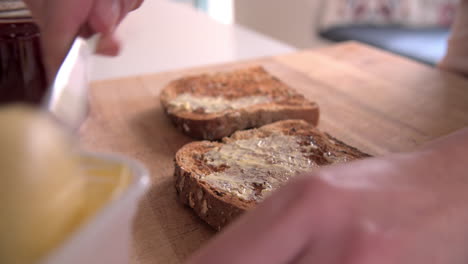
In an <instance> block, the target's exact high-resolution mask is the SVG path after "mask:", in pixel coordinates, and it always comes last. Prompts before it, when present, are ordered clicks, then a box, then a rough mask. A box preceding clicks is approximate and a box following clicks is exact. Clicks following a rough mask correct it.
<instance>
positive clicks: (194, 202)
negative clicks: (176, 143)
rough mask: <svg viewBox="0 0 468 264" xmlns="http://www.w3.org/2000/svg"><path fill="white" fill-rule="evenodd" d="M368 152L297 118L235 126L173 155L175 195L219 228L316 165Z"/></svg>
mask: <svg viewBox="0 0 468 264" xmlns="http://www.w3.org/2000/svg"><path fill="white" fill-rule="evenodd" d="M365 157H369V155H368V154H365V153H363V152H361V151H359V150H358V149H356V148H353V147H351V146H349V145H347V144H345V143H343V142H341V141H339V140H337V139H336V138H334V137H332V136H330V135H328V134H327V133H323V132H321V131H319V130H318V129H317V128H315V127H314V126H313V125H311V124H309V123H307V122H305V121H302V120H284V121H278V122H275V123H272V124H269V125H265V126H263V127H261V128H258V129H251V130H245V131H238V132H236V133H234V134H233V135H232V136H231V137H227V138H224V139H223V141H222V142H221V143H220V142H210V141H199V142H192V143H189V144H187V145H185V146H184V147H182V148H181V149H180V150H179V151H178V152H177V154H176V157H175V177H176V190H177V193H178V196H179V199H180V200H181V201H182V202H183V203H184V204H186V205H188V206H189V207H191V208H192V209H193V210H194V211H195V213H196V214H198V216H199V217H200V218H201V219H203V220H204V221H205V222H207V223H208V224H209V225H211V226H212V227H214V228H215V229H218V230H219V229H221V228H222V227H224V226H225V225H227V224H228V223H230V222H231V221H232V220H234V219H235V218H236V217H237V216H239V215H240V214H241V213H243V212H244V211H246V210H249V209H251V208H254V207H255V206H256V205H257V204H258V203H259V202H261V201H262V200H263V199H265V197H267V196H268V195H270V194H271V193H272V192H274V191H275V190H277V189H278V188H279V187H281V186H283V185H284V184H285V183H287V182H288V180H289V179H290V178H291V177H294V176H296V175H298V174H301V173H304V172H308V171H311V170H314V169H316V168H318V167H320V166H325V165H331V164H336V163H342V162H348V161H353V160H356V159H361V158H365Z"/></svg>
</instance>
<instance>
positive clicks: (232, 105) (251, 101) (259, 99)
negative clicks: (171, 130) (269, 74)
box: [169, 93, 272, 114]
mask: <svg viewBox="0 0 468 264" xmlns="http://www.w3.org/2000/svg"><path fill="white" fill-rule="evenodd" d="M271 101H272V100H271V98H270V97H268V96H245V97H240V98H236V99H231V100H229V99H226V98H224V97H222V96H195V95H193V94H190V93H183V94H180V95H178V96H177V97H176V98H174V99H173V100H171V101H170V102H169V111H170V112H174V111H187V112H193V111H203V113H208V114H211V113H221V112H223V111H226V110H232V109H241V108H246V107H250V106H253V105H258V104H263V103H269V102H271Z"/></svg>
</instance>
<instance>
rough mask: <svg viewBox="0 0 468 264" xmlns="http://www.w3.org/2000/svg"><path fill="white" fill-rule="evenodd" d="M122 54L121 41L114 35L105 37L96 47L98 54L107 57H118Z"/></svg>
mask: <svg viewBox="0 0 468 264" xmlns="http://www.w3.org/2000/svg"><path fill="white" fill-rule="evenodd" d="M119 52H120V41H119V40H118V39H117V38H116V37H115V36H114V35H106V36H103V37H102V38H101V39H100V40H99V43H98V45H97V47H96V53H98V54H100V55H105V56H117V55H119Z"/></svg>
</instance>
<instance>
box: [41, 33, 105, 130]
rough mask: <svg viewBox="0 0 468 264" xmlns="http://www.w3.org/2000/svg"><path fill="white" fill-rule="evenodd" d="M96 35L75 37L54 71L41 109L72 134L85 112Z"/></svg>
mask: <svg viewBox="0 0 468 264" xmlns="http://www.w3.org/2000/svg"><path fill="white" fill-rule="evenodd" d="M98 40H99V35H95V36H93V37H91V38H90V39H85V38H82V37H79V36H78V37H76V38H75V40H74V41H73V43H72V45H71V47H70V50H69V52H68V53H67V55H66V57H65V59H64V60H63V62H62V64H61V65H60V67H59V70H58V71H57V74H56V76H55V79H54V80H53V82H52V84H51V86H50V87H49V89H48V93H47V95H46V97H45V99H44V101H43V104H42V106H43V108H44V109H45V110H46V111H48V112H50V113H51V114H52V115H53V116H54V117H55V118H56V119H57V120H58V121H59V122H60V123H62V124H63V125H65V126H66V127H68V128H70V129H71V130H72V131H75V130H77V129H78V128H79V126H80V124H81V123H82V122H83V121H84V119H85V118H86V116H87V112H88V89H89V78H90V77H89V76H90V58H91V56H92V54H93V53H94V52H95V50H96V45H97V42H98Z"/></svg>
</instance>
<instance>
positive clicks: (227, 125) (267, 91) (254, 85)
mask: <svg viewBox="0 0 468 264" xmlns="http://www.w3.org/2000/svg"><path fill="white" fill-rule="evenodd" d="M160 100H161V104H162V106H163V108H164V110H165V112H166V114H167V115H168V116H169V117H170V118H171V119H172V121H173V123H174V124H175V126H176V127H177V128H179V129H180V130H181V131H183V132H184V133H185V134H187V135H189V136H191V137H194V138H198V139H208V140H217V139H221V138H223V137H226V136H229V135H231V134H232V133H234V132H235V131H237V130H243V129H246V128H254V127H260V126H262V125H265V124H269V123H272V122H275V121H279V120H285V119H303V120H306V121H307V122H309V123H311V124H313V125H317V123H318V119H319V108H318V105H317V104H316V103H315V102H311V101H309V100H307V99H305V98H304V96H303V95H301V94H299V93H298V92H296V91H295V90H294V89H292V88H291V87H289V86H287V85H286V84H284V83H283V82H282V81H280V80H279V79H277V78H276V77H274V76H272V75H270V74H269V73H268V72H266V71H265V69H263V68H262V67H253V68H247V69H241V70H237V71H232V72H222V73H216V74H212V75H208V74H202V75H196V76H188V77H185V78H181V79H178V80H175V81H172V82H170V83H169V84H168V85H167V86H166V87H165V88H164V89H163V91H162V92H161V94H160Z"/></svg>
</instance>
